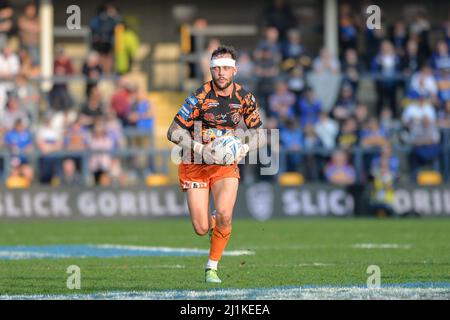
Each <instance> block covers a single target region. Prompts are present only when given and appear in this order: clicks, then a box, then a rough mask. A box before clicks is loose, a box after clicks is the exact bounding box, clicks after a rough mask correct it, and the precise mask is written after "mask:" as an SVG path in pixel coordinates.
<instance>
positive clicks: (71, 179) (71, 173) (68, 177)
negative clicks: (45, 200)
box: [59, 158, 83, 187]
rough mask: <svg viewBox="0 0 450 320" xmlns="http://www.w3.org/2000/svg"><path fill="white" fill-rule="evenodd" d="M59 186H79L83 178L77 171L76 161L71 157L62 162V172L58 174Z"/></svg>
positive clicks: (81, 184)
mask: <svg viewBox="0 0 450 320" xmlns="http://www.w3.org/2000/svg"><path fill="white" fill-rule="evenodd" d="M59 186H61V187H81V186H83V179H82V177H81V175H80V174H79V173H78V171H77V166H76V163H75V161H74V160H73V159H71V158H66V159H64V160H63V162H62V172H61V175H60V176H59Z"/></svg>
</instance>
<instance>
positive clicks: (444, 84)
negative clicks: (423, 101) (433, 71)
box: [436, 67, 450, 107]
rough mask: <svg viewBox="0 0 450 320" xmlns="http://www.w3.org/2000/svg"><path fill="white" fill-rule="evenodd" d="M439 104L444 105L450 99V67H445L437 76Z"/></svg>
mask: <svg viewBox="0 0 450 320" xmlns="http://www.w3.org/2000/svg"><path fill="white" fill-rule="evenodd" d="M436 83H437V87H438V98H439V106H441V107H443V106H445V105H446V103H447V101H449V100H450V67H448V68H443V69H441V70H440V72H439V73H438V75H437V76H436Z"/></svg>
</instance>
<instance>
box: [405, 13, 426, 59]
mask: <svg viewBox="0 0 450 320" xmlns="http://www.w3.org/2000/svg"><path fill="white" fill-rule="evenodd" d="M430 29H431V24H430V21H428V19H427V17H426V14H425V12H423V11H422V10H420V11H418V12H417V13H416V14H415V16H414V18H413V21H412V22H411V23H410V25H409V34H410V37H411V38H412V39H416V41H417V43H418V45H419V55H420V56H422V57H425V59H428V58H429V56H430V45H429V39H428V35H429V31H430Z"/></svg>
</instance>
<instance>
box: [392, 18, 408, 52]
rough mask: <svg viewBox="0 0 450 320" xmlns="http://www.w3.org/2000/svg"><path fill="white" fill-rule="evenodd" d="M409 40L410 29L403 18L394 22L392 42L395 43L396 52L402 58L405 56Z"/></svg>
mask: <svg viewBox="0 0 450 320" xmlns="http://www.w3.org/2000/svg"><path fill="white" fill-rule="evenodd" d="M407 41H408V30H407V28H406V24H405V22H404V21H402V20H398V21H395V22H394V25H393V27H392V36H391V42H392V44H393V45H394V48H395V52H396V54H397V56H399V57H400V59H403V57H404V56H405V49H406V42H407Z"/></svg>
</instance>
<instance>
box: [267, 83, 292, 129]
mask: <svg viewBox="0 0 450 320" xmlns="http://www.w3.org/2000/svg"><path fill="white" fill-rule="evenodd" d="M294 104H295V94H293V93H292V92H290V91H289V90H288V86H287V83H286V82H284V81H282V80H279V81H277V84H276V90H275V92H274V93H273V94H271V95H270V97H269V111H270V112H269V116H272V117H275V118H277V119H279V120H281V121H285V120H286V119H287V118H290V117H293V116H294V113H295V110H294Z"/></svg>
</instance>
